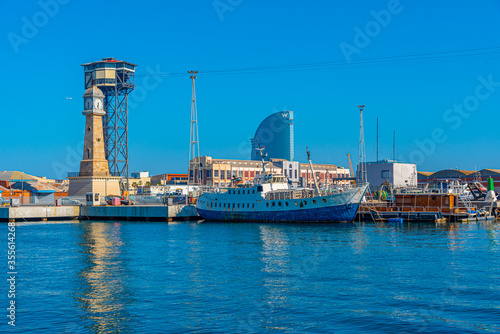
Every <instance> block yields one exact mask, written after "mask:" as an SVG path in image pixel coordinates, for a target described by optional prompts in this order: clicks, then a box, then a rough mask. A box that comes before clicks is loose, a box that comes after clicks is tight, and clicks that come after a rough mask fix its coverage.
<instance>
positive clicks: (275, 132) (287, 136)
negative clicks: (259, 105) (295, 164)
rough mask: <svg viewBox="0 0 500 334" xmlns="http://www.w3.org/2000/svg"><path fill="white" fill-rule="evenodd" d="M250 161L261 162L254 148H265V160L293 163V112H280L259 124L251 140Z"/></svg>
mask: <svg viewBox="0 0 500 334" xmlns="http://www.w3.org/2000/svg"><path fill="white" fill-rule="evenodd" d="M250 141H251V143H252V153H251V157H250V159H251V160H261V157H260V155H259V154H258V151H257V150H256V148H258V147H259V143H260V146H261V147H265V150H264V152H265V153H267V157H266V159H265V160H269V159H271V158H273V159H285V160H288V161H293V158H294V153H293V152H294V151H293V112H292V111H280V112H277V113H274V114H272V115H270V116H268V117H267V118H266V119H264V120H263V121H262V123H260V125H259V127H258V128H257V131H256V132H255V136H254V138H252V139H251V140H250Z"/></svg>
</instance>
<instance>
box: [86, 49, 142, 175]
mask: <svg viewBox="0 0 500 334" xmlns="http://www.w3.org/2000/svg"><path fill="white" fill-rule="evenodd" d="M82 66H83V70H84V72H85V83H84V84H85V89H88V88H91V87H94V86H95V87H97V88H99V89H100V90H101V91H102V93H103V94H104V100H103V104H104V111H105V112H106V114H105V115H104V117H103V120H102V122H103V130H104V149H105V154H106V159H107V160H108V162H109V171H110V173H111V174H112V175H115V176H121V177H128V174H129V167H128V94H129V93H130V92H132V91H133V90H134V88H135V68H136V67H137V65H134V64H132V63H129V62H126V61H122V60H116V59H115V58H103V59H102V60H100V61H95V62H92V63H86V64H82Z"/></svg>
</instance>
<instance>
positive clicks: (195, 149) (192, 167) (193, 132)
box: [188, 71, 201, 184]
mask: <svg viewBox="0 0 500 334" xmlns="http://www.w3.org/2000/svg"><path fill="white" fill-rule="evenodd" d="M188 73H189V74H191V76H190V77H189V78H190V79H191V82H192V88H191V126H190V133H189V170H188V184H190V183H191V184H197V183H199V182H200V179H201V177H200V176H201V175H200V174H199V172H200V162H199V161H198V159H197V158H199V156H200V143H199V139H198V111H197V110H196V90H195V86H194V81H195V80H196V74H197V73H198V71H188ZM191 174H192V177H193V182H191Z"/></svg>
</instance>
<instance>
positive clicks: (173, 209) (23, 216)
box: [0, 205, 200, 221]
mask: <svg viewBox="0 0 500 334" xmlns="http://www.w3.org/2000/svg"><path fill="white" fill-rule="evenodd" d="M64 219H80V220H90V219H92V220H99V219H102V220H155V221H173V220H199V219H200V217H199V216H198V213H197V212H196V208H195V207H194V206H193V205H171V206H160V205H131V206H125V205H122V206H19V207H0V221H29V220H31V221H33V220H64Z"/></svg>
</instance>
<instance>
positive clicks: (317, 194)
mask: <svg viewBox="0 0 500 334" xmlns="http://www.w3.org/2000/svg"><path fill="white" fill-rule="evenodd" d="M306 152H307V160H309V167H311V173H312V177H313V180H314V190H315V192H316V196H319V187H318V182H317V181H316V175H315V174H314V168H313V164H312V162H311V152H309V146H306Z"/></svg>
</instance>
